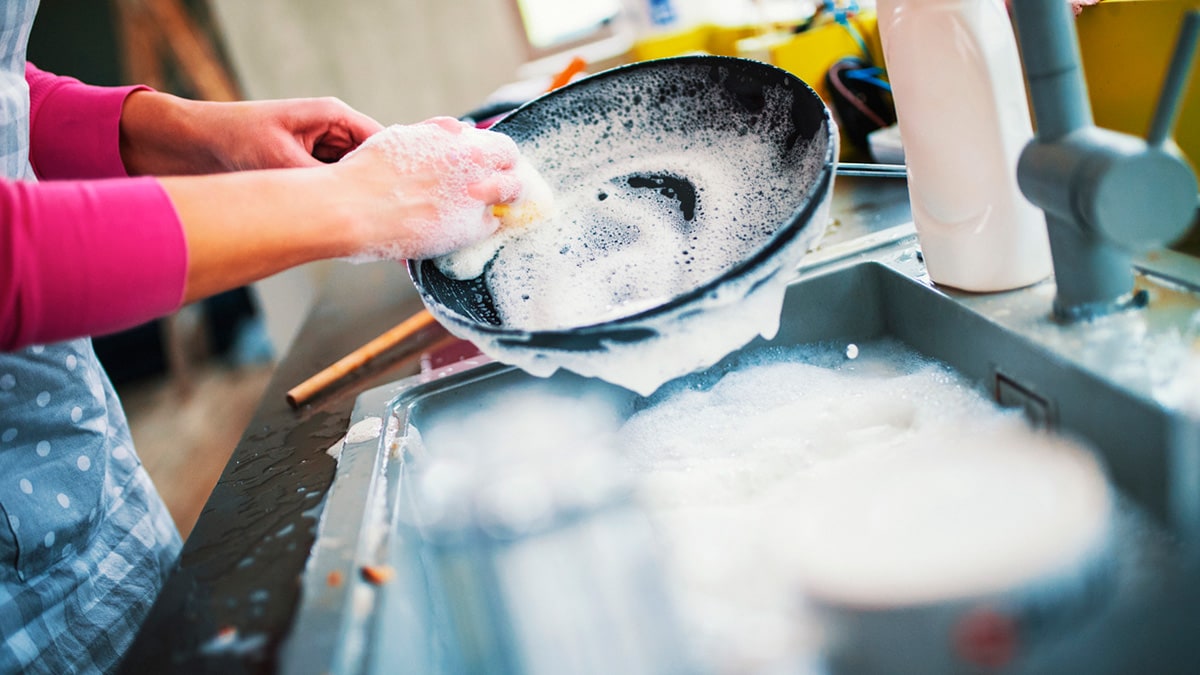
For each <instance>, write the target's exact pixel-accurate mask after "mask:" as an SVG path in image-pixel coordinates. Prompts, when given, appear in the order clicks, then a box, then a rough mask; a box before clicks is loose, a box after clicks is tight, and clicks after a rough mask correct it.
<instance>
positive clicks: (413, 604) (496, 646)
mask: <svg viewBox="0 0 1200 675" xmlns="http://www.w3.org/2000/svg"><path fill="white" fill-rule="evenodd" d="M1194 263H1195V261H1193V260H1190V259H1187V258H1184V257H1182V256H1178V257H1176V256H1173V255H1171V254H1169V253H1160V254H1158V255H1157V256H1156V257H1155V258H1154V259H1147V260H1143V261H1140V267H1139V270H1138V284H1139V286H1140V287H1142V288H1145V289H1146V290H1147V291H1148V292H1149V293H1150V296H1151V301H1150V306H1149V307H1148V308H1147V309H1144V310H1140V311H1139V312H1136V313H1128V314H1126V315H1119V316H1115V317H1109V318H1106V319H1103V320H1100V321H1097V322H1095V323H1093V324H1088V325H1074V326H1065V325H1061V324H1058V323H1056V322H1054V321H1053V320H1052V319H1051V318H1050V311H1049V309H1050V302H1051V299H1052V298H1053V295H1054V287H1053V285H1052V284H1051V283H1043V284H1040V285H1037V286H1034V287H1031V288H1027V289H1022V290H1019V291H1013V292H1009V293H1002V294H989V295H973V294H966V293H958V292H953V291H943V290H941V289H938V288H935V287H933V286H932V285H931V284H930V283H929V281H928V279H927V278H926V277H925V275H924V268H923V265H922V263H921V259H920V255H919V252H918V249H917V246H916V239H915V236H914V235H913V233H912V230H911V227H900V228H893V229H892V230H887V231H884V232H882V233H879V234H877V235H873V236H870V237H864V238H861V239H858V240H855V241H852V242H845V243H844V244H839V245H836V246H833V247H830V248H828V249H826V250H824V251H819V252H817V253H815V254H813V255H812V256H810V258H809V259H808V261H807V262H806V266H805V267H804V268H803V269H802V270H801V271H800V274H799V276H798V278H797V281H796V282H795V283H793V284H792V285H791V286H790V287H789V290H788V293H787V297H786V300H785V305H784V308H783V313H782V322H781V327H780V330H779V333H778V334H777V335H776V336H775V337H774V338H773V339H772V340H770V341H766V340H761V339H760V340H758V341H756V342H754V343H752V344H750V345H748V346H747V347H746V348H745V350H755V349H760V348H763V347H768V346H781V345H782V346H789V345H807V344H813V343H827V342H837V343H843V344H844V343H858V342H864V343H865V342H870V341H873V340H880V339H890V340H895V341H897V342H899V343H902V344H904V345H906V346H908V347H910V348H911V349H912V350H915V351H916V352H919V353H920V354H922V355H924V356H927V357H929V358H932V359H936V360H937V361H940V362H942V363H944V364H946V365H947V366H949V367H950V368H951V369H953V370H954V371H956V372H957V373H958V374H960V375H961V376H962V377H963V378H964V379H965V380H966V381H967V382H969V383H970V384H972V385H973V386H975V387H976V388H978V390H979V391H981V392H983V393H985V394H986V395H987V396H988V397H990V398H992V399H994V400H995V401H996V402H997V403H998V404H1000V405H1001V406H1003V407H1009V408H1014V407H1015V408H1019V409H1021V410H1022V411H1023V412H1024V414H1025V416H1026V417H1027V418H1028V419H1029V420H1030V421H1031V422H1032V423H1033V424H1035V425H1037V426H1040V427H1044V428H1047V429H1050V430H1058V431H1062V432H1064V433H1067V434H1069V435H1073V436H1077V437H1080V438H1082V439H1084V440H1086V441H1087V442H1088V443H1089V444H1090V445H1091V446H1093V447H1094V448H1095V450H1096V451H1097V453H1098V455H1099V456H1100V457H1102V459H1103V461H1104V463H1105V465H1106V467H1107V471H1108V474H1109V477H1110V478H1111V480H1112V483H1113V485H1114V486H1115V488H1116V489H1117V490H1118V491H1119V493H1120V494H1121V495H1122V499H1127V500H1129V501H1130V502H1131V503H1132V504H1133V505H1134V506H1135V508H1136V509H1137V510H1138V511H1139V512H1140V513H1145V514H1149V519H1150V520H1151V521H1152V522H1153V523H1155V525H1154V527H1156V528H1161V529H1162V532H1163V534H1162V538H1163V539H1169V540H1171V541H1172V542H1176V541H1177V542H1182V544H1181V548H1184V549H1186V548H1187V547H1188V546H1190V545H1191V542H1193V541H1195V540H1196V539H1197V537H1198V535H1200V411H1198V410H1197V406H1198V405H1200V404H1198V402H1200V395H1198V394H1197V393H1196V392H1197V389H1195V388H1200V377H1197V376H1195V373H1196V372H1197V371H1196V370H1195V368H1196V367H1197V366H1196V363H1197V361H1200V352H1198V349H1200V347H1198V346H1197V343H1196V338H1197V334H1196V331H1197V330H1200V325H1197V323H1196V320H1195V317H1197V316H1200V314H1198V312H1200V296H1197V290H1198V289H1200V285H1197V283H1196V280H1197V278H1200V274H1198V273H1197V270H1196V267H1197V266H1196V265H1195V264H1194ZM735 356H736V355H735ZM719 367H720V365H718V366H717V368H719ZM533 379H534V378H532V377H531V376H529V375H526V374H525V373H522V372H521V371H519V370H516V369H514V368H512V367H508V366H503V365H501V364H497V363H492V362H486V361H479V362H475V361H467V362H463V363H461V364H458V365H455V366H451V367H449V368H446V369H442V370H439V371H433V372H432V373H428V374H426V375H422V376H419V377H415V378H410V379H406V380H401V381H399V382H395V383H392V384H391V385H388V386H385V387H381V388H378V389H375V390H372V391H370V392H367V393H366V394H364V395H363V396H362V397H360V399H359V401H358V404H357V406H356V408H355V412H354V415H353V418H352V421H351V424H352V426H351V433H350V434H349V436H348V438H347V440H346V442H345V444H344V447H342V448H341V457H340V460H339V467H338V471H337V477H336V478H335V482H334V485H333V487H332V489H331V490H330V493H329V496H328V497H327V500H328V501H327V503H326V506H325V510H324V513H323V516H322V520H321V524H320V529H319V533H318V538H317V542H316V544H315V545H314V549H313V554H312V558H311V559H310V563H309V568H308V570H307V572H306V576H305V581H304V594H303V601H302V606H301V609H300V612H299V614H298V615H297V616H298V618H297V623H296V626H295V628H294V630H293V633H292V637H291V638H290V640H289V642H288V644H287V645H286V647H285V652H284V670H285V672H296V673H310V672H311V673H325V672H329V673H382V672H389V671H393V670H395V669H396V668H397V667H401V669H403V670H405V671H407V672H426V673H450V672H504V673H508V672H546V670H545V669H544V668H541V667H536V666H537V663H536V662H534V661H529V660H528V659H526V658H524V657H522V656H521V655H522V654H523V653H524V652H523V651H522V650H521V647H520V645H522V644H524V642H523V640H526V641H527V640H530V639H534V638H530V637H529V636H528V635H525V634H524V633H523V632H522V631H526V632H527V631H528V630H530V629H529V626H530V625H533V624H531V623H530V622H531V621H532V622H533V623H536V621H537V620H540V621H542V622H543V623H545V622H546V621H551V620H549V619H546V617H545V616H543V617H541V619H537V618H536V617H535V618H534V619H529V620H528V621H527V620H525V619H522V618H520V616H518V614H520V613H519V612H516V610H514V609H513V606H514V604H515V603H516V601H514V600H513V598H511V597H509V598H507V599H505V596H503V589H505V588H506V586H505V579H506V577H505V576H504V574H505V572H504V570H505V569H508V568H507V567H505V566H504V565H505V563H504V562H503V561H505V560H510V558H508V557H506V556H509V555H510V554H512V555H515V554H514V553H512V552H513V551H514V550H516V549H515V548H514V547H511V546H509V544H510V543H511V542H512V541H513V540H514V539H515V537H511V536H510V537H508V538H507V539H506V538H505V536H506V535H503V534H495V533H494V532H493V533H491V534H490V535H489V537H491V538H490V539H489V540H488V541H489V542H491V543H490V544H488V546H489V547H490V548H487V549H486V550H485V551H484V555H485V556H486V557H487V560H488V561H489V562H488V564H487V565H484V566H482V567H480V566H479V565H478V564H477V563H478V560H479V553H480V550H481V549H480V544H479V542H478V541H477V540H474V539H471V540H463V539H462V538H461V537H460V538H458V539H455V538H453V537H450V538H446V537H442V536H441V535H440V534H439V532H440V531H439V530H438V529H437V528H436V527H432V526H430V525H429V522H431V521H429V520H428V519H426V520H422V516H421V513H420V509H419V508H418V507H417V506H415V505H414V504H415V503H416V501H419V500H417V499H416V497H414V494H413V489H412V488H411V485H412V483H411V480H410V476H409V473H408V472H411V471H412V470H413V469H414V467H416V468H419V467H420V466H421V464H422V463H425V462H429V461H430V460H431V457H430V455H431V454H434V453H436V450H435V449H434V447H433V444H429V447H428V448H426V447H425V444H424V443H423V442H422V440H421V435H422V434H423V433H424V430H423V426H422V425H423V424H424V420H429V419H432V418H436V417H437V416H438V415H439V414H440V411H444V410H446V409H449V408H451V407H453V406H461V405H463V404H464V403H466V404H468V405H470V403H471V402H472V401H478V400H480V399H481V397H484V396H493V395H496V394H498V393H499V394H503V393H504V392H505V391H506V388H512V387H520V386H522V384H523V383H526V382H529V381H532V380H533ZM547 382H549V383H550V386H555V387H562V388H563V389H564V390H566V391H575V392H578V393H579V395H580V396H592V395H594V396H599V397H601V398H603V399H604V400H605V401H606V402H607V403H606V405H609V406H610V408H611V410H613V411H617V413H616V414H618V415H620V414H628V411H630V410H632V409H634V408H636V407H638V406H639V405H641V401H642V400H643V399H640V397H638V396H636V395H635V394H633V393H632V392H628V391H626V390H623V389H620V388H617V387H615V386H612V385H608V384H606V383H603V382H600V381H597V380H591V379H585V378H581V377H578V376H575V375H572V374H569V373H562V372H560V373H558V374H556V375H554V376H553V377H551V378H549V380H547ZM622 411H624V412H622ZM363 429H367V431H368V432H367V433H361V431H362V430H363ZM356 430H358V431H359V433H355V431H356ZM414 430H415V431H414ZM626 497H627V495H626V493H624V492H622V490H620V489H615V488H614V489H612V490H601V491H600V493H599V494H597V495H592V496H590V497H588V499H586V500H584V502H582V503H583V505H582V506H581V507H580V508H579V510H577V511H573V512H572V513H573V514H574V515H572V516H571V517H569V518H560V519H556V520H554V521H553V523H552V525H547V526H545V527H546V528H548V529H546V531H545V533H548V534H547V538H546V539H545V541H547V542H555V541H557V542H558V543H557V544H553V545H550V544H547V545H546V546H543V547H542V548H541V549H538V550H540V551H541V553H540V554H539V555H535V556H532V557H530V560H533V561H536V562H537V563H538V564H542V562H543V561H546V560H549V559H554V560H557V561H558V562H556V563H555V567H554V568H555V569H571V570H573V574H574V575H575V576H574V577H572V578H573V579H574V581H573V582H572V583H575V584H576V585H577V586H579V587H582V588H596V589H599V588H608V589H610V591H611V589H613V588H619V585H612V584H610V582H611V581H612V578H613V576H612V575H618V574H627V575H633V576H634V577H636V578H637V579H639V580H641V581H640V582H639V583H640V585H639V588H641V589H642V590H643V591H644V592H642V593H639V594H634V595H631V596H630V597H623V596H621V595H620V593H619V592H618V591H611V592H604V593H601V592H599V591H597V593H596V595H595V597H597V598H608V599H612V598H614V597H616V598H617V599H621V600H622V601H623V602H625V605H627V606H636V607H637V608H639V611H643V612H644V613H646V615H647V616H650V617H651V618H653V620H652V621H648V622H647V623H645V624H644V626H646V628H645V629H644V630H642V631H640V632H639V631H627V632H626V633H623V634H622V636H618V637H619V640H618V638H614V637H612V636H610V637H609V642H608V644H614V643H613V642H612V640H617V641H618V642H620V644H623V645H625V647H626V648H627V649H626V652H627V653H628V654H632V656H630V657H629V658H628V660H626V661H620V660H617V661H612V660H609V661H605V663H608V664H610V666H611V664H613V663H618V664H620V668H619V670H620V672H639V670H638V669H639V668H642V670H643V671H644V672H694V671H695V670H697V669H700V670H703V668H702V667H701V666H698V665H697V664H696V663H695V662H694V660H692V659H691V658H690V657H689V656H688V655H686V654H684V652H685V651H686V650H685V649H683V648H682V647H681V642H680V636H679V634H678V631H677V630H675V629H674V628H673V626H674V625H675V624H674V622H673V616H674V615H673V614H672V609H671V607H670V602H669V598H665V597H659V596H658V594H657V592H656V591H655V590H654V589H656V588H658V587H659V584H656V583H655V580H656V579H657V580H659V581H661V576H656V575H661V574H663V571H662V569H661V566H659V565H658V564H657V562H656V560H655V559H654V557H653V555H651V552H652V551H653V547H652V546H650V545H648V544H647V541H649V540H648V539H647V537H648V536H649V535H648V534H647V533H646V531H645V530H644V529H643V523H642V521H641V519H640V518H639V514H638V508H637V505H636V504H635V503H633V502H632V501H631V500H629V499H627V498H626ZM447 508H448V507H447ZM443 515H444V514H443ZM439 517H440V516H439ZM581 523H582V525H581ZM581 526H585V527H587V528H589V529H587V532H586V535H584V534H581V533H580V532H581V531H580V530H579V529H578V528H579V527H581ZM545 533H544V534H545ZM551 535H554V536H551ZM567 541H569V542H570V545H569V546H568V545H567V544H566V543H563V542H567ZM497 542H500V543H497ZM505 542H507V543H505ZM597 542H599V543H597ZM589 546H590V547H591V548H588V547H589ZM564 547H565V548H564ZM581 547H582V548H581ZM1171 547H1172V550H1175V548H1174V547H1175V544H1172V545H1171ZM568 550H570V551H579V550H587V551H589V553H588V554H586V555H584V556H583V557H581V558H578V559H571V560H575V562H574V563H572V562H571V560H568V559H565V558H563V556H564V555H565V553H564V551H568ZM464 551H466V552H467V553H464ZM622 551H623V552H625V553H627V554H628V555H625V556H621V555H617V553H619V552H622ZM468 554H469V555H468ZM1181 557H1184V558H1186V557H1187V554H1186V552H1185V553H1184V554H1181ZM472 560H474V561H475V562H471V561H472ZM581 561H582V562H581ZM589 563H590V566H589ZM547 564H548V563H547ZM364 566H380V567H381V568H386V569H387V571H388V572H389V573H390V574H389V575H385V576H386V577H388V578H387V579H386V581H385V582H384V583H371V582H370V581H363V580H362V579H363V577H362V576H360V570H361V569H362V568H363V567H364ZM481 570H482V572H481ZM333 574H337V575H338V576H337V578H338V579H339V580H343V579H344V580H346V581H345V583H341V582H339V583H336V584H335V583H331V581H330V580H331V579H333V578H334V577H333V576H331V575H333ZM480 574H483V575H484V576H483V577H480ZM447 575H449V576H447ZM368 576H369V575H368ZM372 578H374V577H372ZM375 581H376V582H378V581H379V579H378V578H375ZM614 583H615V582H614ZM604 584H609V585H608V586H605V585H604ZM447 588H453V589H457V590H455V591H454V592H447V591H446V589H447ZM497 589H499V590H497ZM647 589H649V590H647ZM498 598H500V599H498ZM502 600H503V601H504V602H507V603H508V604H507V605H505V607H504V608H503V611H501V610H497V607H496V603H499V602H501V601H502ZM561 602H566V600H565V597H557V598H556V597H547V598H542V599H541V601H540V603H541V604H539V605H537V606H538V607H543V608H544V607H550V606H557V605H555V603H561ZM614 602H615V600H614ZM1139 602H1140V600H1139ZM601 604H603V603H601ZM497 611H501V614H502V615H503V616H505V617H508V618H507V619H505V620H504V621H500V622H498V623H495V624H489V623H487V622H486V621H484V620H483V618H482V617H488V616H492V617H494V616H496V615H497V614H496V612H497ZM547 611H549V610H547ZM472 617H475V618H476V619H478V620H479V621H477V622H475V623H472V622H473V621H475V619H473V618H472ZM514 617H515V618H514ZM526 618H528V617H526ZM564 621H568V619H561V620H560V621H558V622H557V624H555V625H553V626H550V627H553V628H555V629H563V626H562V625H561V624H562V622H564ZM551 624H554V622H553V621H551ZM548 625H549V624H548ZM584 634H586V633H584ZM1098 640H1099V642H1098V644H1099V645H1102V646H1104V645H1107V646H1109V647H1111V646H1112V645H1113V644H1114V642H1113V641H1112V640H1111V639H1110V638H1109V637H1105V636H1101V637H1100V638H1098ZM544 642H545V641H543V643H544ZM569 647H573V648H569ZM594 647H595V645H590V646H589V645H584V644H576V645H573V646H572V645H564V646H563V649H564V650H565V652H564V653H574V654H579V653H588V652H587V649H588V648H594ZM1094 647H1096V644H1091V645H1089V648H1094ZM614 651H615V650H614ZM615 658H617V657H616V656H613V654H611V653H607V652H605V653H604V654H603V659H615ZM603 659H601V660H603ZM543 665H544V664H543ZM575 671H576V672H605V670H604V669H603V668H601V669H600V670H594V669H589V668H586V667H580V668H577V669H575ZM610 672H616V671H610Z"/></svg>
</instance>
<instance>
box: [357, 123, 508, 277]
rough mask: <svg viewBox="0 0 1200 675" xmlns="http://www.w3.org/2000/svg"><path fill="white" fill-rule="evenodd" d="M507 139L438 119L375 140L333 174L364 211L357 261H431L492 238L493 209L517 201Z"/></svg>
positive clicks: (392, 129)
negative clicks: (382, 259)
mask: <svg viewBox="0 0 1200 675" xmlns="http://www.w3.org/2000/svg"><path fill="white" fill-rule="evenodd" d="M518 158H519V153H518V150H517V146H516V143H514V142H513V141H512V139H510V138H509V137H507V136H505V135H503V134H500V133H497V132H494V131H485V130H482V129H476V128H474V127H473V126H471V125H468V124H464V123H462V122H459V121H458V120H455V119H452V118H448V117H440V118H434V119H431V120H427V121H425V122H422V123H420V124H413V125H395V126H392V127H388V128H387V129H386V130H384V131H382V132H380V133H379V134H377V135H375V136H372V137H371V138H370V139H369V140H368V141H367V142H366V143H364V144H363V145H362V146H361V147H360V148H358V149H357V150H355V151H354V152H353V153H351V154H349V155H347V156H346V158H345V159H344V160H343V161H342V162H340V163H339V164H338V165H337V166H336V167H334V168H335V170H336V171H337V173H338V175H339V176H340V178H341V179H342V181H343V182H344V183H345V188H344V189H345V190H347V192H348V193H349V194H355V193H358V194H360V195H361V196H360V197H359V199H362V200H363V201H362V203H363V204H364V205H370V206H372V207H373V208H364V209H362V216H361V218H360V219H359V221H358V223H357V224H358V225H359V226H360V228H361V229H360V230H359V231H360V233H361V236H362V239H361V243H362V245H361V248H360V249H359V251H358V252H357V253H355V254H354V255H353V258H355V259H359V260H371V259H379V258H386V259H393V260H400V259H406V258H430V257H434V256H438V255H442V254H445V253H449V252H450V251H453V250H456V249H459V248H462V247H464V246H467V245H470V244H473V243H475V242H477V241H479V240H481V239H483V238H485V237H487V236H488V235H490V234H492V233H493V232H495V230H496V228H497V227H498V226H499V223H500V221H499V219H498V218H497V217H496V216H495V215H494V214H493V212H492V208H491V207H492V206H493V205H496V204H501V203H508V202H512V201H514V200H516V199H517V198H518V197H520V196H521V191H522V185H521V181H520V180H519V179H518V178H517V176H516V174H515V167H516V164H517V160H518Z"/></svg>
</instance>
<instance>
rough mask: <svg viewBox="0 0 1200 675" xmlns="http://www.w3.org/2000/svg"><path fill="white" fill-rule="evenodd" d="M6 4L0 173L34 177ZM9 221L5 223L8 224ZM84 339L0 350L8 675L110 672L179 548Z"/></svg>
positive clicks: (18, 50)
mask: <svg viewBox="0 0 1200 675" xmlns="http://www.w3.org/2000/svg"><path fill="white" fill-rule="evenodd" d="M37 6H38V3H37V2H36V0H6V1H5V2H3V3H0V173H2V174H3V176H4V177H6V178H8V179H22V178H23V179H26V180H32V179H33V173H32V170H31V169H30V167H29V160H28V146H29V129H28V126H29V92H28V88H27V86H26V84H25V78H24V71H25V42H26V40H27V39H28V35H29V27H30V25H31V24H32V22H33V17H34V14H35V13H36V11H37ZM0 226H2V225H0ZM132 448H133V441H132V439H131V438H130V435H129V425H128V424H127V423H126V421H125V415H124V413H123V411H122V410H121V406H120V404H119V403H118V402H117V399H116V395H115V393H114V392H113V389H112V385H111V384H110V383H109V381H108V377H107V376H106V375H105V374H104V371H103V369H102V368H101V366H100V363H99V361H98V360H97V359H96V355H95V353H94V352H93V351H92V345H91V342H90V341H89V340H74V341H71V342H65V343H61V344H56V345H48V346H36V347H30V348H28V349H26V350H24V351H21V352H17V353H0V673H10V672H12V673H15V672H22V673H30V672H31V673H103V672H109V671H111V670H112V669H113V668H115V666H116V664H117V663H118V662H119V661H120V658H121V656H122V654H123V653H124V651H125V649H127V648H128V646H129V645H130V644H131V643H132V641H133V638H134V636H135V635H136V634H137V631H138V629H139V628H140V625H141V622H142V620H143V619H144V618H145V616H146V614H147V613H148V612H149V610H150V606H151V605H152V604H153V602H154V599H155V597H156V596H157V595H158V591H159V590H160V589H161V587H162V584H163V582H164V581H165V579H166V576H167V574H168V573H169V571H170V569H171V568H172V566H173V565H174V563H175V560H176V558H177V557H178V555H179V550H180V548H181V542H180V539H179V534H178V532H177V531H176V530H175V526H174V524H173V523H172V521H171V517H170V514H169V513H168V512H167V510H166V507H165V506H164V505H163V503H162V500H161V499H160V498H159V496H158V493H157V492H156V491H155V490H154V486H153V485H152V484H151V482H150V478H149V476H148V475H147V474H146V472H145V470H144V469H143V468H142V467H141V464H140V462H139V461H138V458H137V455H136V453H134V452H133V451H132Z"/></svg>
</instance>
